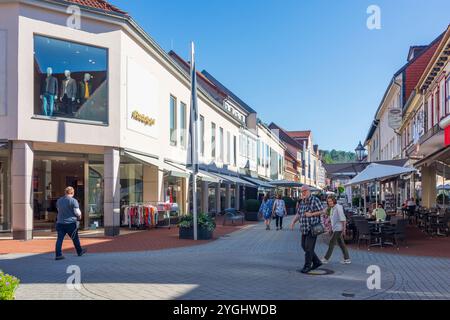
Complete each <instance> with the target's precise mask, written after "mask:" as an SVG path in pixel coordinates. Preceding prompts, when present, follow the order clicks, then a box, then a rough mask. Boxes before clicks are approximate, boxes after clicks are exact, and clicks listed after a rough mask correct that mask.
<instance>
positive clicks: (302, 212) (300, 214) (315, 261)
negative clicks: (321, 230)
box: [291, 185, 324, 273]
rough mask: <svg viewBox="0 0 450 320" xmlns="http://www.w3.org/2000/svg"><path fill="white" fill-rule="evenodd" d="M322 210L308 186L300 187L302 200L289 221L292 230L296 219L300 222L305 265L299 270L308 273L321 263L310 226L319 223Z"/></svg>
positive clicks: (318, 200) (319, 202)
mask: <svg viewBox="0 0 450 320" xmlns="http://www.w3.org/2000/svg"><path fill="white" fill-rule="evenodd" d="M323 210H324V208H323V205H322V202H321V201H320V199H319V198H317V197H315V196H313V195H311V190H310V188H309V186H306V185H305V186H303V187H302V200H301V201H300V203H299V205H298V207H297V214H296V215H295V217H294V220H293V221H292V223H291V229H292V230H293V229H294V227H295V224H296V223H297V221H299V222H300V231H301V233H302V248H303V251H304V252H305V265H304V267H303V269H302V270H301V271H300V272H302V273H308V272H310V271H311V270H315V269H317V268H319V267H320V266H321V265H322V262H321V261H320V259H319V257H318V256H317V255H316V253H315V252H314V249H315V247H316V241H317V236H314V235H312V233H311V226H313V225H315V224H317V223H320V216H321V214H322V211H323Z"/></svg>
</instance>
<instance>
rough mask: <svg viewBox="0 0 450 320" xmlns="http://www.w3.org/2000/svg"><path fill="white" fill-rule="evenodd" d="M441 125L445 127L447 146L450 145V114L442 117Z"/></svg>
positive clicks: (445, 142)
mask: <svg viewBox="0 0 450 320" xmlns="http://www.w3.org/2000/svg"><path fill="white" fill-rule="evenodd" d="M439 126H440V127H441V128H442V129H444V144H445V146H446V147H447V146H450V116H447V117H446V118H444V119H442V121H441V122H440V123H439Z"/></svg>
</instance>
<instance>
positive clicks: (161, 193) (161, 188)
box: [157, 170, 166, 202]
mask: <svg viewBox="0 0 450 320" xmlns="http://www.w3.org/2000/svg"><path fill="white" fill-rule="evenodd" d="M157 194H158V201H159V202H165V201H166V190H164V171H162V170H158V193H157Z"/></svg>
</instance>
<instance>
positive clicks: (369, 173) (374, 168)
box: [346, 163, 416, 186]
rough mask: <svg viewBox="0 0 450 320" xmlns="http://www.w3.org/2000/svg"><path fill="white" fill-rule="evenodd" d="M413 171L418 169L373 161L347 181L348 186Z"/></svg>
mask: <svg viewBox="0 0 450 320" xmlns="http://www.w3.org/2000/svg"><path fill="white" fill-rule="evenodd" d="M411 172H416V169H411V168H404V167H397V166H388V165H383V164H376V163H372V164H370V165H368V166H367V168H366V169H364V170H363V171H362V172H361V173H360V174H358V175H357V176H356V177H354V178H353V179H352V180H350V182H349V183H347V184H346V186H352V185H357V184H364V183H368V182H372V181H381V180H387V179H389V178H395V177H398V176H401V175H403V174H408V173H411Z"/></svg>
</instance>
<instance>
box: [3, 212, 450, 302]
mask: <svg viewBox="0 0 450 320" xmlns="http://www.w3.org/2000/svg"><path fill="white" fill-rule="evenodd" d="M290 219H291V218H290ZM290 219H289V220H290ZM298 242H299V233H298V232H292V231H288V230H283V231H278V232H277V231H275V230H272V231H269V232H268V231H265V230H264V226H263V225H262V224H258V225H253V226H249V227H247V228H246V229H243V230H240V231H238V232H235V233H233V234H231V235H229V236H225V237H223V238H221V239H219V240H217V241H214V242H210V243H206V244H202V245H199V246H193V247H186V248H176V249H167V250H160V251H147V252H130V253H101V254H88V255H86V256H84V257H81V258H79V257H76V256H74V255H68V256H67V259H66V260H63V261H54V260H53V255H52V254H40V255H11V254H10V255H3V256H0V269H3V270H4V271H6V272H7V273H12V274H14V275H16V276H18V277H19V278H20V279H21V280H22V284H21V286H20V287H19V290H18V291H17V298H18V299H33V300H35V299H133V300H136V299H187V300H189V299H194V300H196V299H218V300H230V299H246V300H260V299H269V300H270V299H274V298H276V299H282V300H294V299H447V300H448V299H450V259H445V258H430V257H413V256H400V255H395V254H386V253H374V252H368V251H362V250H361V251H356V250H351V251H350V253H351V256H352V259H353V262H354V263H353V264H352V265H349V266H347V265H341V264H340V263H339V259H340V258H341V257H340V252H338V251H336V252H335V254H334V256H333V258H332V263H331V264H329V265H328V266H326V268H327V269H331V270H333V271H334V274H331V275H327V276H312V275H303V274H300V273H298V272H296V269H298V268H300V267H301V266H302V265H303V256H302V252H301V250H300V248H299V245H298ZM325 250H326V246H325V244H324V243H319V244H318V252H319V253H320V254H323V253H324V252H325ZM70 265H77V266H79V267H80V269H81V280H82V287H81V289H80V290H72V289H69V288H67V286H66V284H65V283H66V279H67V278H68V276H69V274H67V273H66V270H67V267H68V266H70ZM370 265H378V266H379V267H380V268H381V290H369V289H368V288H367V284H366V283H367V282H366V281H367V278H368V277H369V275H368V274H366V270H367V267H368V266H370Z"/></svg>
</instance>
